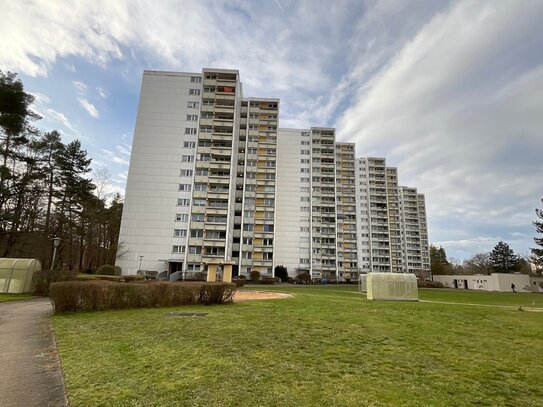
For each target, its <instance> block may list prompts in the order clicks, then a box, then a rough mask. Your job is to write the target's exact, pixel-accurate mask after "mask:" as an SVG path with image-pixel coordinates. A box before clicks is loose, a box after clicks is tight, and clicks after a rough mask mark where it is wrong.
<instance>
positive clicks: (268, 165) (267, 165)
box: [266, 161, 275, 168]
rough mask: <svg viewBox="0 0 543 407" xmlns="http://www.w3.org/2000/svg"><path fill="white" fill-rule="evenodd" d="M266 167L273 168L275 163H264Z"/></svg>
mask: <svg viewBox="0 0 543 407" xmlns="http://www.w3.org/2000/svg"><path fill="white" fill-rule="evenodd" d="M266 167H269V168H275V161H266Z"/></svg>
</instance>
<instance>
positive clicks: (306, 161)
mask: <svg viewBox="0 0 543 407" xmlns="http://www.w3.org/2000/svg"><path fill="white" fill-rule="evenodd" d="M300 162H301V163H302V164H309V158H302V159H301V160H300Z"/></svg>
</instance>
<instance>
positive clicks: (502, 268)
mask: <svg viewBox="0 0 543 407" xmlns="http://www.w3.org/2000/svg"><path fill="white" fill-rule="evenodd" d="M490 265H491V267H492V271H493V272H494V273H513V272H515V271H516V269H517V266H518V256H517V255H516V254H515V252H514V251H513V249H511V248H510V247H509V245H508V244H507V243H504V242H498V244H497V245H496V246H494V249H492V252H491V253H490Z"/></svg>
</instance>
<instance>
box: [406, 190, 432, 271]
mask: <svg viewBox="0 0 543 407" xmlns="http://www.w3.org/2000/svg"><path fill="white" fill-rule="evenodd" d="M399 192H400V208H401V209H400V211H401V233H402V245H403V248H402V254H403V264H404V267H403V271H404V272H407V273H418V272H421V271H428V270H430V252H429V249H428V230H427V224H426V208H425V201H424V195H423V194H419V193H417V189H416V188H411V187H405V186H401V187H400V188H399Z"/></svg>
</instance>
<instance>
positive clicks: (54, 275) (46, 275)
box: [31, 269, 77, 296]
mask: <svg viewBox="0 0 543 407" xmlns="http://www.w3.org/2000/svg"><path fill="white" fill-rule="evenodd" d="M76 277H77V272H75V271H70V270H66V269H64V270H39V271H35V272H34V275H33V276H32V285H31V291H32V294H34V295H44V296H47V295H49V287H50V285H51V284H52V283H56V282H59V281H68V280H74V279H75V278H76Z"/></svg>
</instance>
